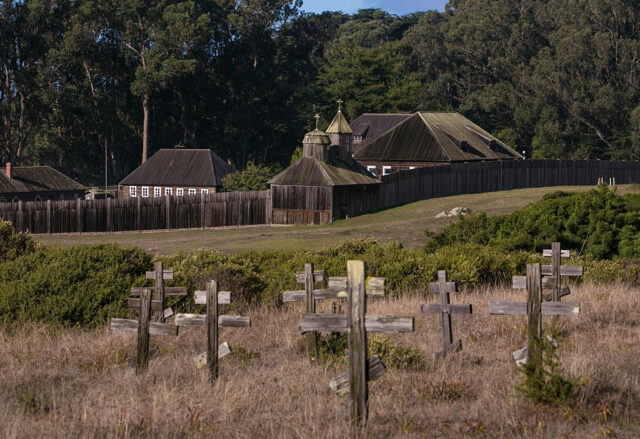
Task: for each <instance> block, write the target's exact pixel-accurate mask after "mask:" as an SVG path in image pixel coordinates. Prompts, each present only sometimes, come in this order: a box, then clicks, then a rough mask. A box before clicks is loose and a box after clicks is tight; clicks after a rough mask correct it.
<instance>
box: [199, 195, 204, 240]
mask: <svg viewBox="0 0 640 439" xmlns="http://www.w3.org/2000/svg"><path fill="white" fill-rule="evenodd" d="M200 227H201V228H202V229H203V230H204V228H205V227H204V194H203V193H202V191H200Z"/></svg>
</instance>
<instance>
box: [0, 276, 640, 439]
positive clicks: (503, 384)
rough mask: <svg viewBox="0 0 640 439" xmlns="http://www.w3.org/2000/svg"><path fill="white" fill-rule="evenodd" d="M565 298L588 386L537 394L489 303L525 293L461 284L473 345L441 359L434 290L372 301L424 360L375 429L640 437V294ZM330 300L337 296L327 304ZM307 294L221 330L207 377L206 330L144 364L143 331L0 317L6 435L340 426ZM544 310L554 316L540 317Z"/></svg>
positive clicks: (340, 433) (397, 387)
mask: <svg viewBox="0 0 640 439" xmlns="http://www.w3.org/2000/svg"><path fill="white" fill-rule="evenodd" d="M572 289H573V294H572V295H571V296H569V297H566V298H565V300H570V301H579V302H580V303H581V306H582V308H581V314H580V315H579V316H576V317H563V318H561V320H560V321H561V331H559V335H558V336H557V341H558V343H559V349H558V354H559V360H560V364H561V366H562V369H563V370H562V374H563V375H565V376H572V377H576V378H578V379H579V381H580V382H581V383H583V385H582V386H581V388H580V391H579V394H578V397H577V398H576V399H575V400H574V401H571V402H568V403H565V404H561V405H558V406H549V405H539V404H538V405H536V404H535V403H534V402H532V401H531V400H528V399H526V398H525V397H523V396H522V395H521V394H520V393H519V392H518V391H516V390H515V387H514V386H515V385H517V384H518V383H520V382H521V381H522V377H523V374H522V373H521V372H520V371H519V370H518V369H517V368H516V367H515V365H514V363H513V361H512V360H511V351H513V350H515V349H518V348H520V347H522V346H523V345H524V333H525V321H526V318H525V317H523V316H490V315H489V314H488V301H489V300H523V301H524V300H525V297H524V294H525V293H524V292H522V291H511V290H507V289H496V288H485V289H480V290H474V291H467V292H463V293H457V294H452V302H454V303H471V304H473V309H474V314H473V315H471V316H464V315H463V316H461V315H454V316H453V329H454V337H455V338H461V339H462V342H463V350H462V351H461V352H459V353H456V354H452V355H450V356H448V357H447V358H446V359H444V360H442V359H438V358H436V355H435V354H436V352H437V351H439V350H440V349H441V345H442V335H441V329H440V319H439V317H438V316H436V315H419V314H418V310H419V305H420V304H421V303H430V302H436V301H437V298H436V297H434V296H431V297H427V298H424V297H417V296H413V297H411V296H405V297H402V298H399V299H393V300H390V299H380V300H370V301H369V304H368V313H369V314H390V315H413V316H415V317H416V332H414V333H411V334H397V335H391V336H390V338H391V340H392V342H393V344H397V345H403V346H409V347H413V348H416V349H418V350H419V351H420V352H421V354H422V357H423V362H422V364H421V365H420V366H419V367H415V366H414V367H413V368H408V369H407V368H405V369H394V368H391V367H389V370H388V372H387V373H386V374H385V375H384V376H382V377H381V378H380V379H378V380H377V381H375V382H372V383H370V386H369V395H370V396H369V404H370V410H369V411H370V415H369V423H368V427H367V430H366V436H367V437H487V438H489V437H536V438H538V437H549V438H558V437H596V436H611V437H638V436H639V435H640V362H639V361H638V359H639V358H640V341H639V335H640V326H639V322H640V320H639V319H640V316H639V312H640V298H639V297H638V293H639V290H638V289H636V288H630V287H627V286H624V285H611V286H608V287H603V286H597V287H596V286H591V285H582V286H575V287H573V288H572ZM323 306H324V307H326V310H327V311H328V309H329V307H330V306H331V304H330V303H326V304H323ZM302 312H303V308H302V305H301V304H292V305H291V306H284V307H283V308H282V309H277V310H273V309H269V310H266V309H258V310H248V311H246V312H245V313H244V314H249V315H250V316H251V318H252V324H253V326H252V328H250V329H229V328H226V329H223V330H222V333H221V337H220V340H221V341H228V342H229V343H230V344H231V346H232V348H235V351H236V353H235V354H234V355H232V356H228V357H225V358H224V359H223V360H222V362H221V363H222V366H221V371H220V379H219V380H218V381H217V383H215V384H214V385H213V386H211V385H209V384H208V380H207V375H206V371H205V370H204V369H197V368H196V367H195V363H194V361H193V357H194V356H195V355H196V354H198V353H200V352H202V351H203V350H204V344H205V335H204V330H203V329H202V328H193V329H190V330H182V329H181V331H180V334H179V336H178V337H177V338H159V337H153V336H152V338H151V346H152V348H151V352H152V356H151V362H150V364H149V371H148V372H147V373H146V374H145V375H142V376H136V375H135V374H134V360H135V335H134V334H132V333H117V332H110V331H108V330H107V329H105V328H103V329H100V330H92V331H89V330H82V329H57V328H53V327H48V326H42V325H36V324H27V325H24V326H21V327H3V328H0V432H1V433H2V434H1V435H2V437H7V438H18V437H20V438H24V437H160V438H163V437H244V438H254V437H287V438H288V437H303V438H309V437H346V436H348V433H349V422H348V413H349V410H348V400H347V399H346V398H339V397H336V396H334V395H333V394H332V393H331V392H330V390H329V387H328V382H329V380H330V379H331V378H334V377H336V376H337V375H339V374H341V373H342V372H344V371H346V362H345V361H344V360H339V361H328V362H324V363H322V364H318V365H309V362H308V360H307V358H306V355H305V353H304V352H303V350H302V349H301V346H302V343H301V341H300V340H301V339H302V337H301V336H300V334H299V333H298V331H297V327H298V325H299V322H300V317H301V314H302ZM547 323H548V319H545V326H546V324H547Z"/></svg>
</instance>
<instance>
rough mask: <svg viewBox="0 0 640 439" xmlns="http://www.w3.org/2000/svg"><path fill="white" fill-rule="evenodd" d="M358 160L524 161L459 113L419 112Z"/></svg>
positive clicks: (371, 145) (369, 146)
mask: <svg viewBox="0 0 640 439" xmlns="http://www.w3.org/2000/svg"><path fill="white" fill-rule="evenodd" d="M354 157H355V158H356V159H358V160H382V161H384V160H390V161H391V160H398V161H415V162H460V161H475V160H500V159H519V158H522V156H521V155H520V154H518V152H516V151H515V150H514V149H512V148H510V147H509V146H507V145H506V144H504V143H503V142H501V141H500V140H498V139H497V138H495V137H494V136H492V135H491V134H489V133H488V132H486V131H485V130H483V129H482V128H480V127H479V126H478V125H476V124H474V123H473V122H471V121H470V120H469V119H467V118H466V117H464V116H462V115H461V114H459V113H444V112H442V113H439V112H435V113H427V112H418V113H415V114H414V115H412V116H411V117H409V118H408V119H406V120H405V121H404V122H402V123H400V124H398V125H396V126H395V127H394V128H392V129H391V130H389V131H387V132H386V133H384V134H383V135H381V136H380V137H378V138H377V139H374V140H372V141H371V142H369V143H368V144H367V145H366V146H364V147H362V148H361V149H360V150H358V151H357V152H356V153H355V154H354Z"/></svg>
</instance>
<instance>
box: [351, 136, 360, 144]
mask: <svg viewBox="0 0 640 439" xmlns="http://www.w3.org/2000/svg"><path fill="white" fill-rule="evenodd" d="M353 142H354V143H360V142H362V136H353Z"/></svg>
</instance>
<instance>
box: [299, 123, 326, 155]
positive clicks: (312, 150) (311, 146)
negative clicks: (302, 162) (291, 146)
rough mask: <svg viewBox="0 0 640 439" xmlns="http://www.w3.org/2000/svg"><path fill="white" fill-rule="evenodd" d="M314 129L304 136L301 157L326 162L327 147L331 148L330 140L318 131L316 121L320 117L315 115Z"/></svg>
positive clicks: (322, 132)
mask: <svg viewBox="0 0 640 439" xmlns="http://www.w3.org/2000/svg"><path fill="white" fill-rule="evenodd" d="M315 118H316V129H315V130H313V131H309V132H308V133H307V134H305V136H304V139H303V140H302V156H303V157H315V158H316V159H318V160H322V161H323V162H326V161H327V157H328V153H329V146H331V140H330V139H329V136H328V135H327V133H325V132H324V131H320V130H319V129H318V121H319V120H320V116H319V115H318V114H316V115H315Z"/></svg>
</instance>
